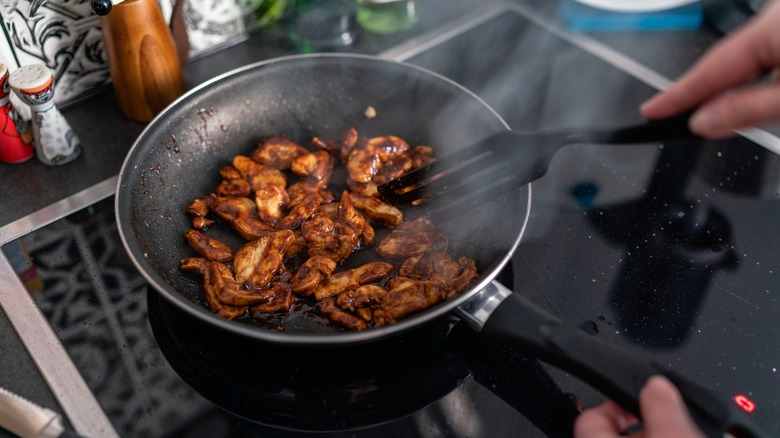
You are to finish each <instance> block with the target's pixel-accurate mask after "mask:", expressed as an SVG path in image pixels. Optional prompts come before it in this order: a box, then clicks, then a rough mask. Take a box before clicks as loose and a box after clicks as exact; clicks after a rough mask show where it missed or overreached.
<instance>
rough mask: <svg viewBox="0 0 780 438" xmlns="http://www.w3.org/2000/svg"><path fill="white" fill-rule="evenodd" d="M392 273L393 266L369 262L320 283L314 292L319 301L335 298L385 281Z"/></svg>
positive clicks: (338, 273)
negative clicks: (349, 291) (367, 285)
mask: <svg viewBox="0 0 780 438" xmlns="http://www.w3.org/2000/svg"><path fill="white" fill-rule="evenodd" d="M392 271H393V265H391V264H390V263H385V262H369V263H366V264H365V265H363V266H360V267H358V268H355V269H346V270H344V271H341V272H337V273H335V274H333V275H331V276H330V277H328V278H326V279H325V280H323V281H322V282H320V285H319V286H318V287H317V289H315V290H314V297H315V298H316V299H317V300H321V299H323V298H327V297H333V296H336V295H338V294H340V293H343V292H346V291H348V290H350V289H357V288H358V287H360V286H363V285H364V284H368V283H375V282H378V281H380V280H384V279H385V278H387V276H389V275H390V273H391V272H392Z"/></svg>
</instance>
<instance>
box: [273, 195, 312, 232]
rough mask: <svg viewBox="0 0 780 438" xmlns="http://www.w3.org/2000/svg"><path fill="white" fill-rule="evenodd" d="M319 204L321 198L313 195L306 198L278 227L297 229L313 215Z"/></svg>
mask: <svg viewBox="0 0 780 438" xmlns="http://www.w3.org/2000/svg"><path fill="white" fill-rule="evenodd" d="M320 204H322V196H320V195H318V194H316V193H315V194H313V195H310V196H308V197H306V198H305V199H304V200H303V201H302V202H301V203H300V204H298V205H296V206H295V207H293V209H292V210H290V212H289V213H288V214H287V216H285V217H283V218H282V219H281V220H280V221H279V227H281V228H285V229H288V230H294V229H296V228H299V227H300V226H301V224H302V223H303V222H304V221H305V220H307V219H309V218H310V217H311V215H313V214H314V212H315V211H316V210H317V207H319V206H320Z"/></svg>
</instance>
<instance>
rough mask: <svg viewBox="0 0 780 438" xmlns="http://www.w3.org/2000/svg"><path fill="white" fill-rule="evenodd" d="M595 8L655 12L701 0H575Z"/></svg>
mask: <svg viewBox="0 0 780 438" xmlns="http://www.w3.org/2000/svg"><path fill="white" fill-rule="evenodd" d="M574 1H576V2H578V3H582V4H584V5H588V6H591V7H594V8H599V9H605V10H608V11H615V12H653V11H662V10H664V9H673V8H679V7H681V6H685V5H689V4H692V3H696V2H698V1H699V0H574Z"/></svg>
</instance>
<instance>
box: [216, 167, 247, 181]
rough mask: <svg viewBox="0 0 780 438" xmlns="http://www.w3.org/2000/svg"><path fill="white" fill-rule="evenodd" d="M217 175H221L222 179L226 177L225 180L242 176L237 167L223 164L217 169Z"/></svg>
mask: <svg viewBox="0 0 780 438" xmlns="http://www.w3.org/2000/svg"><path fill="white" fill-rule="evenodd" d="M219 176H221V177H222V179H227V180H230V179H241V178H243V177H242V176H241V172H239V171H238V169H236V168H235V167H233V166H224V167H222V168H221V169H219Z"/></svg>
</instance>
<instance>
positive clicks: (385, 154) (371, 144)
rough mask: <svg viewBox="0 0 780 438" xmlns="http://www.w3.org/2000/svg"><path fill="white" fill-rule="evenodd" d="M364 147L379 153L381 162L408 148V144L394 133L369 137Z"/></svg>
mask: <svg viewBox="0 0 780 438" xmlns="http://www.w3.org/2000/svg"><path fill="white" fill-rule="evenodd" d="M365 147H366V149H370V150H371V151H373V152H374V153H375V154H377V155H379V159H380V160H382V161H383V162H384V161H387V160H389V159H390V158H393V157H395V156H396V155H398V154H402V153H404V152H406V151H408V150H409V144H408V143H406V142H405V141H404V140H403V139H402V138H399V137H396V136H394V135H387V136H384V137H374V138H370V139H368V142H367V143H366V146H365Z"/></svg>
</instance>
